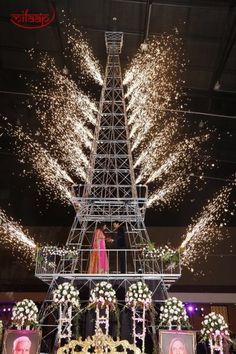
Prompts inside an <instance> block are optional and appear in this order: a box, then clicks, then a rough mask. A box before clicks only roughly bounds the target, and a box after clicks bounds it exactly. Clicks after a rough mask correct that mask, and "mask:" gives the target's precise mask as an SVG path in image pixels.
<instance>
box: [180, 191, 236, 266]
mask: <svg viewBox="0 0 236 354" xmlns="http://www.w3.org/2000/svg"><path fill="white" fill-rule="evenodd" d="M231 191H232V185H230V186H225V187H223V188H222V189H221V191H220V192H218V193H217V194H216V196H215V197H214V198H213V199H212V200H209V201H208V204H207V205H206V206H205V207H204V208H203V210H202V212H201V213H200V215H199V216H198V217H197V218H196V219H195V220H193V222H192V224H191V225H189V226H188V228H187V231H186V234H185V235H184V237H183V241H182V243H181V245H180V251H181V252H182V253H183V255H182V264H183V265H184V266H186V267H187V268H189V269H192V267H193V265H194V262H196V261H200V259H201V258H202V256H204V257H205V258H206V257H207V255H208V254H209V253H210V252H212V251H213V250H214V246H215V245H216V244H217V242H219V241H221V240H222V239H223V238H224V237H225V236H224V235H225V230H224V229H223V227H224V226H226V221H227V219H228V217H229V215H233V212H232V211H230V207H229V204H230V195H231Z"/></svg>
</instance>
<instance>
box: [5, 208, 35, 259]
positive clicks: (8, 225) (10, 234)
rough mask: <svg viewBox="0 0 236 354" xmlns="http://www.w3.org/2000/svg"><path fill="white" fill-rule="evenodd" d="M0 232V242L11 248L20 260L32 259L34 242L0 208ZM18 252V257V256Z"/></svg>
mask: <svg viewBox="0 0 236 354" xmlns="http://www.w3.org/2000/svg"><path fill="white" fill-rule="evenodd" d="M0 233H1V243H2V244H3V245H4V246H5V247H6V248H8V249H11V250H12V251H13V252H14V253H15V252H16V257H18V258H19V259H20V260H24V261H29V260H31V262H32V261H34V257H35V252H36V247H37V246H36V243H35V242H34V240H33V239H32V238H31V237H30V236H29V235H28V234H27V232H25V231H23V229H22V227H21V225H20V224H19V223H17V222H15V221H14V220H13V219H12V218H9V217H7V215H6V213H5V212H4V211H3V210H1V209H0ZM18 254H20V257H19V256H18Z"/></svg>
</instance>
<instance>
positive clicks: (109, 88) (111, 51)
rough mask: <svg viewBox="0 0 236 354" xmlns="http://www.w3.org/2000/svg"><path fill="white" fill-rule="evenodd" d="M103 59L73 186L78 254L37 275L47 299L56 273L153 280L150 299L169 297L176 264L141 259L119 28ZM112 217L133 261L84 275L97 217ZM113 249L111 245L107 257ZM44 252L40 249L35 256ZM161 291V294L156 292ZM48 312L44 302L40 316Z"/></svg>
mask: <svg viewBox="0 0 236 354" xmlns="http://www.w3.org/2000/svg"><path fill="white" fill-rule="evenodd" d="M105 42H106V51H107V64H106V70H105V77H104V83H103V87H102V91H101V98H100V103H99V110H98V114H97V124H96V127H95V131H94V141H93V146H92V150H91V154H90V163H89V168H88V171H87V181H86V183H85V184H84V185H79V186H77V187H75V188H74V198H73V205H74V207H75V211H76V216H75V219H74V222H73V224H72V227H71V230H70V233H69V236H68V239H67V242H66V245H67V246H68V248H70V247H73V248H76V249H77V250H78V252H77V254H76V255H73V257H71V256H70V257H68V256H66V255H64V256H62V257H61V258H60V259H59V260H58V259H54V260H53V259H52V257H51V258H50V261H49V260H47V259H46V260H45V262H44V263H43V264H42V261H40V262H38V261H37V265H36V276H37V277H39V278H40V279H42V280H43V281H45V282H47V283H49V284H51V285H50V288H49V292H48V299H47V300H48V301H50V297H51V292H52V289H53V288H54V287H55V286H56V285H57V284H58V282H60V277H62V278H63V279H67V280H70V281H72V282H75V283H77V285H78V284H80V286H82V287H83V286H84V285H85V284H89V286H90V287H91V286H93V284H95V283H96V281H99V280H101V278H102V279H104V278H106V279H107V280H109V281H114V282H116V283H117V284H118V287H119V286H122V285H124V286H125V287H126V288H127V286H129V285H130V284H131V283H132V282H134V281H137V280H138V279H139V280H140V279H141V280H144V281H146V282H151V285H152V290H153V291H154V294H155V291H156V294H157V295H156V297H155V296H154V300H156V301H159V300H160V297H161V298H162V299H163V298H165V297H166V296H167V287H168V286H169V285H170V284H171V283H172V282H174V281H175V280H176V279H177V278H178V277H179V276H180V274H181V272H180V268H178V269H175V270H174V271H173V270H171V271H169V272H166V271H164V270H163V267H162V264H159V263H158V262H157V261H156V260H154V261H147V262H146V261H144V258H143V254H142V249H143V247H144V245H146V244H147V243H149V242H150V239H149V235H148V233H147V230H146V227H145V224H144V217H145V210H146V201H147V187H146V186H143V185H136V183H135V175H134V168H133V160H132V153H131V145H130V139H129V129H128V122H127V115H126V107H125V97H124V89H123V84H122V75H121V66H120V58H119V54H120V53H121V49H122V45H123V33H121V32H106V33H105ZM113 221H119V222H122V223H123V224H124V226H125V232H126V235H127V240H128V249H127V250H126V253H127V257H126V260H127V258H128V259H129V262H130V263H131V264H130V265H129V267H128V266H127V267H126V273H125V274H120V273H119V271H118V267H115V266H114V267H113V268H112V267H110V272H109V274H88V272H87V270H88V259H89V255H90V251H91V241H92V235H93V232H94V230H95V229H96V227H97V224H98V223H100V222H106V223H107V224H108V226H109V228H110V227H111V224H112V222H113ZM112 252H119V250H117V251H116V250H110V251H109V253H110V259H111V258H112V257H113V255H112ZM39 258H40V259H41V260H42V255H41V254H40V251H39V254H38V259H39ZM160 294H161V295H160ZM47 314H48V310H46V305H45V306H43V308H42V311H41V316H42V318H45V316H46V315H47Z"/></svg>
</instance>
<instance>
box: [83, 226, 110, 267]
mask: <svg viewBox="0 0 236 354" xmlns="http://www.w3.org/2000/svg"><path fill="white" fill-rule="evenodd" d="M105 229H106V224H100V225H98V227H97V229H96V230H95V231H94V234H93V241H92V251H91V253H90V260H89V268H88V273H89V274H105V273H109V262H108V257H107V251H106V242H105V241H106V239H107V238H106V236H105V234H104V230H105ZM107 240H108V239H107Z"/></svg>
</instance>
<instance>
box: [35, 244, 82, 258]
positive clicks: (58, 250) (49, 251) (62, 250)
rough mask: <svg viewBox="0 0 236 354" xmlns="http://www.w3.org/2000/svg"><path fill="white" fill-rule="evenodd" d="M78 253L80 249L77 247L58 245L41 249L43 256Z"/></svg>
mask: <svg viewBox="0 0 236 354" xmlns="http://www.w3.org/2000/svg"><path fill="white" fill-rule="evenodd" d="M77 254H78V249H77V248H76V247H71V246H65V247H57V246H46V247H43V248H42V249H41V255H42V257H48V256H60V257H61V256H67V257H69V258H70V257H71V258H72V257H73V256H76V255H77Z"/></svg>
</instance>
